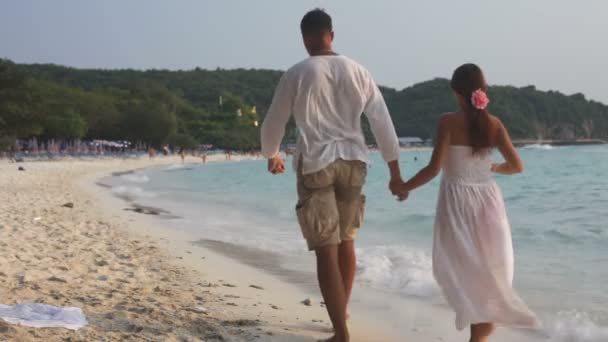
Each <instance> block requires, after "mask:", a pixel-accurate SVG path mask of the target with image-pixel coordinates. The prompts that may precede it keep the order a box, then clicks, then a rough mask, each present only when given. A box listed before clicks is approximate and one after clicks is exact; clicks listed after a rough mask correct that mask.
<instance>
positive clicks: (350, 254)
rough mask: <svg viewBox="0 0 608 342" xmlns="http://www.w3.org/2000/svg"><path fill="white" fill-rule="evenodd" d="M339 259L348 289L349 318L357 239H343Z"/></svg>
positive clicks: (347, 314) (345, 288)
mask: <svg viewBox="0 0 608 342" xmlns="http://www.w3.org/2000/svg"><path fill="white" fill-rule="evenodd" d="M338 260H339V263H340V273H341V274H342V279H343V281H344V290H345V291H346V313H345V315H346V319H348V318H349V316H350V314H349V313H348V303H349V301H350V294H351V293H352V290H353V283H354V281H355V273H356V271H357V257H356V255H355V241H353V240H350V241H342V243H341V244H340V245H339V247H338Z"/></svg>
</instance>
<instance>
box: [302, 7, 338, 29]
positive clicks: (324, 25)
mask: <svg viewBox="0 0 608 342" xmlns="http://www.w3.org/2000/svg"><path fill="white" fill-rule="evenodd" d="M300 30H302V34H315V33H321V32H332V31H333V27H332V23H331V17H330V16H329V14H327V13H326V12H325V11H324V10H323V9H321V8H315V9H314V10H312V11H310V12H308V13H306V14H305V15H304V18H302V21H301V22H300Z"/></svg>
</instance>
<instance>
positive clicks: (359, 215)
mask: <svg viewBox="0 0 608 342" xmlns="http://www.w3.org/2000/svg"><path fill="white" fill-rule="evenodd" d="M365 200H366V199H365V195H361V196H360V197H359V204H358V208H357V212H356V213H355V219H354V220H353V227H355V228H361V226H362V225H363V220H364V219H365Z"/></svg>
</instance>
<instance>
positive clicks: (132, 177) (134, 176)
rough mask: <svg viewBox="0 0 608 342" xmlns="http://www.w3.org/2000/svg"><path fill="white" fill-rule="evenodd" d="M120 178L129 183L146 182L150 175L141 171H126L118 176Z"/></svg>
mask: <svg viewBox="0 0 608 342" xmlns="http://www.w3.org/2000/svg"><path fill="white" fill-rule="evenodd" d="M120 178H122V179H124V180H126V181H129V182H131V183H148V182H149V181H150V177H148V176H147V175H145V174H143V173H136V172H135V173H128V174H124V175H122V176H120Z"/></svg>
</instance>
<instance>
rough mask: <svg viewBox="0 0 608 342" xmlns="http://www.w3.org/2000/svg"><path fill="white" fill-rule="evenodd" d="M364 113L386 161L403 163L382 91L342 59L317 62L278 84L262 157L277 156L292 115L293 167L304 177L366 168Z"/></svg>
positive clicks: (264, 130) (312, 60) (291, 72)
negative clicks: (356, 163) (347, 166)
mask: <svg viewBox="0 0 608 342" xmlns="http://www.w3.org/2000/svg"><path fill="white" fill-rule="evenodd" d="M362 113H365V115H366V116H367V119H368V121H369V123H370V126H371V129H372V133H373V134H374V137H375V138H376V143H377V144H378V148H379V150H380V152H381V154H382V157H383V159H384V160H385V161H387V162H389V161H393V160H397V159H398V158H399V141H398V139H397V135H396V133H395V128H394V126H393V122H392V120H391V117H390V114H389V112H388V109H387V107H386V103H385V102H384V98H383V97H382V94H381V93H380V89H379V88H378V86H377V85H376V82H375V81H374V79H373V78H372V76H371V74H370V72H369V71H368V70H366V69H365V68H364V67H362V66H361V65H360V64H358V63H356V62H355V61H353V60H351V59H350V58H347V57H345V56H340V55H328V56H313V57H310V58H307V59H305V60H304V61H302V62H300V63H298V64H296V65H294V66H293V67H291V68H290V69H289V70H288V71H287V72H285V74H283V76H282V77H281V80H280V81H279V85H278V86H277V88H276V90H275V94H274V98H273V100H272V104H271V105H270V108H269V110H268V113H267V115H266V118H265V119H264V123H263V124H262V132H261V139H262V154H263V155H264V156H265V157H266V158H271V157H274V156H276V155H277V154H278V153H279V149H280V145H281V141H282V139H283V136H284V134H285V126H286V125H287V122H288V121H289V118H290V117H291V116H292V115H293V117H294V119H295V122H296V126H297V127H298V142H297V147H296V156H297V157H296V158H295V159H294V160H295V161H297V160H299V158H300V157H301V158H302V172H303V173H304V174H309V173H313V172H316V171H319V170H321V169H323V168H325V167H326V166H328V165H329V164H331V163H332V162H334V161H335V160H338V159H344V160H360V161H363V162H368V153H369V151H368V148H367V145H366V143H365V138H364V136H363V132H362V130H361V114H362Z"/></svg>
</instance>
